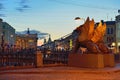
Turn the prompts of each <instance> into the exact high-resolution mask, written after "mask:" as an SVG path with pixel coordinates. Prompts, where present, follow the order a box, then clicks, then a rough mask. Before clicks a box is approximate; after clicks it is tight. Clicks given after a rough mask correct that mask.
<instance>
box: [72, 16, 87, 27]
mask: <svg viewBox="0 0 120 80" xmlns="http://www.w3.org/2000/svg"><path fill="white" fill-rule="evenodd" d="M74 20H75V22H76V24H78V25H79V24H80V23H81V20H82V24H83V23H84V22H85V19H84V18H80V17H75V19H74Z"/></svg>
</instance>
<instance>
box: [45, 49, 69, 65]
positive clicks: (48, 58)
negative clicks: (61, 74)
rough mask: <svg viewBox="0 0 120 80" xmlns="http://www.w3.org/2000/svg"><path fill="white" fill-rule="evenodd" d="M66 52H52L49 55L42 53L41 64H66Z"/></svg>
mask: <svg viewBox="0 0 120 80" xmlns="http://www.w3.org/2000/svg"><path fill="white" fill-rule="evenodd" d="M68 54H69V52H68V51H66V52H65V51H52V52H51V53H49V54H47V53H43V64H55V63H57V64H67V63H68Z"/></svg>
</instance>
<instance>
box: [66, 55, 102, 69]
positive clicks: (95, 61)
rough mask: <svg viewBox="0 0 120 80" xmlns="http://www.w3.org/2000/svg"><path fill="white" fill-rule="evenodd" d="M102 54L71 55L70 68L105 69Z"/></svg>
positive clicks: (69, 59)
mask: <svg viewBox="0 0 120 80" xmlns="http://www.w3.org/2000/svg"><path fill="white" fill-rule="evenodd" d="M103 58H104V57H103V55H102V54H69V57H68V66H72V67H83V68H103V67H104V61H103V60H104V59H103Z"/></svg>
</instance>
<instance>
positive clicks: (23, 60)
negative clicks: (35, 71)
mask: <svg viewBox="0 0 120 80" xmlns="http://www.w3.org/2000/svg"><path fill="white" fill-rule="evenodd" d="M34 65H35V52H33V51H32V52H30V51H28V50H27V51H19V52H13V53H0V67H6V66H34Z"/></svg>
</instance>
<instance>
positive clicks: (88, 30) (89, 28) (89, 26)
mask: <svg viewBox="0 0 120 80" xmlns="http://www.w3.org/2000/svg"><path fill="white" fill-rule="evenodd" d="M83 31H84V34H86V37H87V40H90V39H91V38H92V36H93V31H94V20H93V19H92V21H90V20H89V17H88V18H87V20H86V22H85V23H84V25H83Z"/></svg>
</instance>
